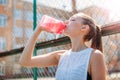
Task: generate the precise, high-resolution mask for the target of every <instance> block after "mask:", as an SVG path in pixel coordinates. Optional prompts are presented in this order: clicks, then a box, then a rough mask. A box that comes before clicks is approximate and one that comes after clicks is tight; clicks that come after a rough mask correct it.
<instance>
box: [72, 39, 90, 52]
mask: <svg viewBox="0 0 120 80" xmlns="http://www.w3.org/2000/svg"><path fill="white" fill-rule="evenodd" d="M71 43H72V51H74V52H77V51H80V50H83V49H86V48H88V47H87V46H86V45H85V43H84V40H83V39H82V38H81V37H79V38H78V37H77V38H75V37H74V38H71Z"/></svg>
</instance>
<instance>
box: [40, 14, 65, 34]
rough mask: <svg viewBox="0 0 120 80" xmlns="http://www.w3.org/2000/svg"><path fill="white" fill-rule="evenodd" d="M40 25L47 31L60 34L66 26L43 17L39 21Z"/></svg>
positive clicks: (48, 17)
mask: <svg viewBox="0 0 120 80" xmlns="http://www.w3.org/2000/svg"><path fill="white" fill-rule="evenodd" d="M40 25H41V26H43V27H45V28H46V29H47V30H48V31H51V32H53V33H57V34H61V33H62V31H63V30H64V29H65V27H66V25H65V23H64V22H63V21H61V20H57V19H55V18H53V17H50V16H47V15H44V16H43V17H42V19H41V21H40Z"/></svg>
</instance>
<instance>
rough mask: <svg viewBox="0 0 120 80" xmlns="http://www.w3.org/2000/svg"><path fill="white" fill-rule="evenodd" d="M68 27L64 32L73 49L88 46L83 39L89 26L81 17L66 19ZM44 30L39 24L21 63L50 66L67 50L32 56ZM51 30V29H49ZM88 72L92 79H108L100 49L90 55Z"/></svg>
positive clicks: (57, 61) (30, 65)
mask: <svg viewBox="0 0 120 80" xmlns="http://www.w3.org/2000/svg"><path fill="white" fill-rule="evenodd" d="M66 25H67V28H66V29H65V31H64V34H65V35H67V36H69V37H70V39H71V42H72V51H74V52H77V51H80V50H83V49H86V48H88V47H87V46H86V45H85V43H84V40H83V36H84V35H85V34H86V33H88V31H89V26H88V25H82V24H81V23H80V19H79V18H78V17H76V16H73V17H71V18H70V19H69V20H68V21H66ZM73 26H75V27H73ZM42 31H47V30H46V29H45V28H44V27H42V26H39V25H38V27H37V28H36V30H35V31H34V33H33V34H32V36H31V38H30V39H29V40H28V43H27V44H26V46H25V49H24V51H23V53H22V55H21V57H20V60H19V63H20V64H21V65H22V66H28V67H48V66H57V65H58V63H59V59H60V56H61V55H62V54H63V53H64V52H65V51H67V50H59V51H54V52H51V53H47V54H44V55H38V56H32V55H33V50H34V46H35V43H36V41H37V38H38V36H39V34H40V33H41V32H42ZM47 32H49V31H47ZM88 72H89V74H90V75H91V76H92V80H106V66H105V62H104V56H103V54H102V52H100V51H99V50H93V51H92V55H91V57H90V62H89V67H88Z"/></svg>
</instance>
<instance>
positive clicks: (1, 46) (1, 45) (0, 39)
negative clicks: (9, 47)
mask: <svg viewBox="0 0 120 80" xmlns="http://www.w3.org/2000/svg"><path fill="white" fill-rule="evenodd" d="M0 49H2V50H5V49H6V39H5V38H3V37H0Z"/></svg>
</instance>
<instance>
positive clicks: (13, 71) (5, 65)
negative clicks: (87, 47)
mask: <svg viewBox="0 0 120 80" xmlns="http://www.w3.org/2000/svg"><path fill="white" fill-rule="evenodd" d="M36 1H37V2H36ZM36 3H37V4H36ZM110 3H111V4H113V5H114V6H116V7H114V8H113V6H112V7H111V5H109V4H110ZM117 3H118V2H117V1H114V0H111V2H110V1H109V0H33V1H31V0H13V1H11V2H8V4H9V5H10V4H11V5H12V8H11V9H12V10H13V16H11V17H10V16H9V17H10V18H13V21H12V22H13V25H12V27H11V29H12V30H11V32H9V35H11V38H10V39H11V40H10V41H9V42H7V43H8V44H10V43H12V44H11V45H10V46H11V47H10V48H9V50H10V51H9V50H7V49H6V48H3V49H2V50H3V51H2V52H1V55H2V57H0V80H14V79H15V80H30V79H31V80H33V78H34V80H37V79H38V80H55V78H54V76H55V72H56V69H57V67H54V66H52V67H46V68H34V69H31V68H26V67H22V66H21V65H19V63H18V60H19V57H20V55H21V53H22V50H23V47H24V46H25V44H26V43H27V41H28V39H29V37H30V36H31V34H32V33H33V30H34V29H35V27H36V26H37V24H38V23H39V21H40V19H41V18H42V16H43V15H45V14H46V15H49V16H52V17H56V18H57V19H60V20H66V19H69V17H70V16H71V15H73V14H75V13H77V12H84V13H86V14H88V15H90V16H91V17H93V18H94V19H95V20H96V22H97V24H99V25H101V26H106V24H109V25H112V24H113V23H114V24H115V26H118V27H120V24H119V23H120V22H119V21H120V16H119V14H118V13H119V12H120V9H119V8H118V4H117ZM116 8H117V10H116ZM36 23H37V24H36ZM115 26H113V27H112V28H113V31H112V29H111V28H108V32H105V33H110V34H105V33H104V34H105V35H104V36H103V38H102V39H103V48H104V55H105V60H106V65H107V68H108V78H109V80H120V46H119V45H120V28H118V27H117V28H118V29H119V30H118V29H117V28H116V29H115ZM8 28H9V27H8ZM110 30H111V31H110ZM0 34H4V33H1V32H0ZM0 37H1V36H0ZM0 45H2V44H0ZM3 46H4V45H3ZM6 46H8V45H6ZM70 47H71V44H70V41H69V39H68V38H66V37H65V36H64V35H62V34H61V35H59V38H58V39H56V34H51V33H47V32H42V33H41V34H40V36H39V38H38V41H37V44H36V54H35V55H42V54H46V53H48V52H52V51H55V50H62V49H70ZM3 53H5V54H3ZM4 56H5V57H4Z"/></svg>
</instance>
